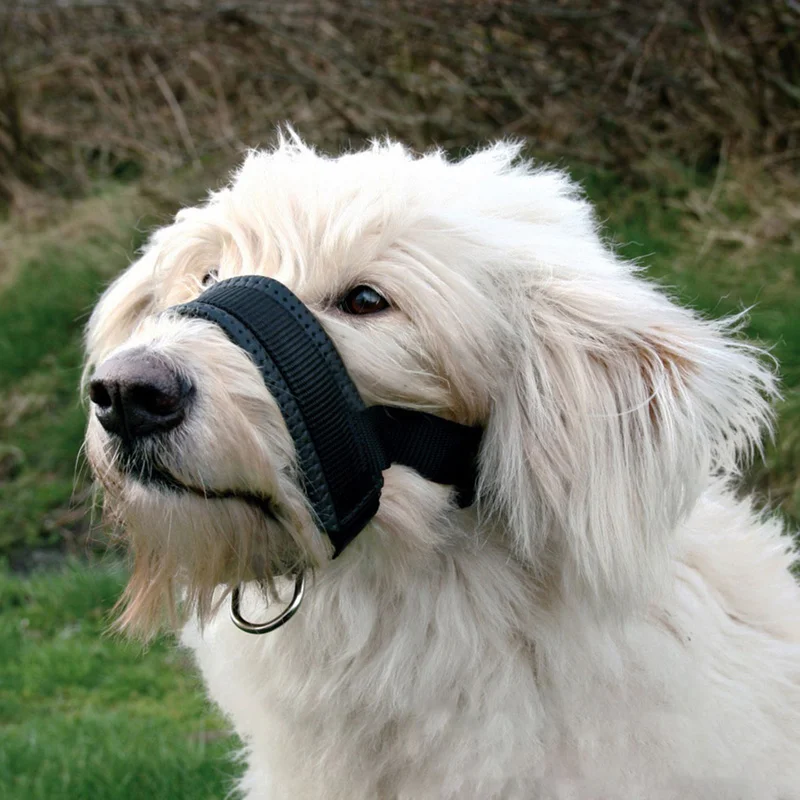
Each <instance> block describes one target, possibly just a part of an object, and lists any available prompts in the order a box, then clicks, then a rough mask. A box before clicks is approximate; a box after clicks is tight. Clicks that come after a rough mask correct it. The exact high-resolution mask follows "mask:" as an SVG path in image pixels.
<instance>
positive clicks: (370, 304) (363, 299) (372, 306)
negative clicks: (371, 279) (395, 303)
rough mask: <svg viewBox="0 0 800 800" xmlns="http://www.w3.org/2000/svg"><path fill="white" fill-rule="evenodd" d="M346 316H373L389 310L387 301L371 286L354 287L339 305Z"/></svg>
mask: <svg viewBox="0 0 800 800" xmlns="http://www.w3.org/2000/svg"><path fill="white" fill-rule="evenodd" d="M339 308H340V309H341V310H342V311H344V312H345V313H346V314H374V313H375V312H377V311H383V310H384V309H386V308H389V301H388V300H387V299H386V298H385V297H384V296H383V295H381V294H379V293H378V292H376V291H375V290H374V289H373V288H372V287H371V286H356V288H355V289H351V290H350V291H349V292H348V293H347V294H346V295H345V296H344V297H343V298H342V300H341V302H340V303H339Z"/></svg>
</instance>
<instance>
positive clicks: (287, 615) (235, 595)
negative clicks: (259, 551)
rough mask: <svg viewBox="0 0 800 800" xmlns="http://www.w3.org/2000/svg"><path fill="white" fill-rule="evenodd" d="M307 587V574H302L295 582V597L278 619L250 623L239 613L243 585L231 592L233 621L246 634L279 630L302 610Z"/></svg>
mask: <svg viewBox="0 0 800 800" xmlns="http://www.w3.org/2000/svg"><path fill="white" fill-rule="evenodd" d="M305 586H306V574H305V572H300V573H298V575H297V577H296V578H295V580H294V595H293V596H292V601H291V602H290V603H289V605H288V606H286V608H284V609H283V611H281V613H280V614H278V616H277V617H274V618H273V619H270V620H267V621H266V622H248V620H246V619H245V618H244V617H243V616H242V615H241V613H240V612H239V601H240V600H241V589H242V585H241V584H239V585H238V586H237V587H236V588H235V589H234V590H233V591H232V592H231V620H232V621H233V624H234V625H235V626H236V627H237V628H239V630H241V631H244V632H245V633H269V632H270V631H274V630H277V629H278V628H280V627H281V625H284V624H285V623H287V622H288V621H289V620H290V619H291V618H292V617H293V616H294V615H295V614H296V613H297V609H298V608H300V603H302V602H303V592H304V591H305Z"/></svg>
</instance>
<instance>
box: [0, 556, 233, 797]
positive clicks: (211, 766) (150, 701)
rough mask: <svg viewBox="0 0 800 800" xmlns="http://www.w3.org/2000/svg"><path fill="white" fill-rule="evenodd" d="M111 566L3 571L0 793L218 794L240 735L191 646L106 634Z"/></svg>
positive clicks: (114, 571)
mask: <svg viewBox="0 0 800 800" xmlns="http://www.w3.org/2000/svg"><path fill="white" fill-rule="evenodd" d="M123 581H124V573H123V571H122V569H121V568H120V567H118V566H114V565H113V564H111V565H109V564H106V565H103V566H94V567H89V566H86V565H71V566H70V567H69V568H67V569H66V570H64V571H61V572H59V573H50V572H48V573H42V574H39V575H36V576H34V577H32V578H22V577H20V576H17V575H12V574H8V573H6V574H2V575H0V739H2V742H3V745H2V747H0V797H3V798H4V800H39V799H40V798H41V800H45V798H47V800H50V799H51V798H62V797H63V798H76V800H77V798H81V800H105V798H109V799H110V798H120V797H125V798H130V800H135V799H136V798H142V800H160V799H161V798H170V800H180V798H187V800H188V799H189V798H191V800H202V799H203V798H215V800H219V798H222V797H224V796H225V794H226V792H228V791H229V790H230V789H231V787H232V784H233V781H234V779H235V776H236V775H237V774H238V771H239V769H238V766H237V765H236V764H235V763H234V762H233V760H232V757H231V754H232V752H233V751H234V750H235V748H236V745H237V742H236V740H235V739H233V738H232V737H231V736H229V735H228V734H227V733H226V731H225V727H224V725H223V722H222V720H221V719H220V718H219V717H218V716H217V715H216V714H215V713H213V712H212V711H211V709H210V708H209V706H208V705H207V703H206V701H205V700H204V698H203V694H202V690H201V687H200V684H199V680H198V678H197V677H196V676H195V674H194V672H193V670H192V669H191V667H190V664H189V660H188V655H187V654H185V653H184V652H182V651H179V650H177V649H176V648H175V646H174V644H173V643H172V642H171V641H169V640H165V639H162V640H158V641H157V642H155V643H154V644H152V645H151V646H150V647H149V648H148V650H147V651H146V652H145V651H143V650H142V648H141V647H140V646H137V645H133V644H131V643H128V642H124V641H122V640H120V639H118V638H114V637H112V636H110V635H109V634H108V633H107V627H108V616H109V612H110V609H111V607H112V606H113V604H114V602H115V600H116V598H117V597H118V596H119V592H120V590H121V587H122V584H123Z"/></svg>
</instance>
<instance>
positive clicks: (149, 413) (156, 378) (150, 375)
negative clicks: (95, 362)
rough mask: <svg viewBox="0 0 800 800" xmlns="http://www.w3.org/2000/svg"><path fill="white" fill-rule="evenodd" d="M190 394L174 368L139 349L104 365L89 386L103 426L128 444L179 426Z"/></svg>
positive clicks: (188, 388) (188, 387)
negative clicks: (128, 441)
mask: <svg viewBox="0 0 800 800" xmlns="http://www.w3.org/2000/svg"><path fill="white" fill-rule="evenodd" d="M191 391H192V386H191V384H190V383H189V382H188V381H187V380H186V379H184V378H183V377H181V376H180V375H179V374H178V373H177V372H176V371H175V369H174V368H173V367H171V366H170V365H169V364H167V363H166V362H165V361H164V360H162V359H161V358H159V357H158V356H156V355H154V354H152V353H148V352H147V351H145V350H140V349H136V350H129V351H127V352H122V353H119V354H118V355H116V356H113V357H112V358H109V359H108V360H107V361H104V362H103V363H102V364H101V365H100V366H99V367H98V369H97V371H96V372H95V374H94V377H93V378H92V380H91V382H90V383H89V397H90V398H91V400H92V403H94V406H95V414H96V416H97V419H98V420H99V422H100V424H101V425H102V426H103V427H104V428H105V429H106V430H107V431H108V432H109V433H114V434H116V435H117V436H120V437H122V438H123V439H127V440H133V439H136V438H139V437H142V436H147V435H148V434H152V433H165V432H166V431H169V430H172V429H173V428H175V427H176V426H178V425H179V424H180V423H181V422H182V420H183V418H184V416H185V413H186V406H187V404H188V401H189V397H190V395H191Z"/></svg>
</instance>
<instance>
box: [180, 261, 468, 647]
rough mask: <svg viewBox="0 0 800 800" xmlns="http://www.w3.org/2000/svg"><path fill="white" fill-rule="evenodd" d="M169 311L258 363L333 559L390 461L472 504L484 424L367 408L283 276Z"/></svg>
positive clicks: (357, 526)
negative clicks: (217, 333)
mask: <svg viewBox="0 0 800 800" xmlns="http://www.w3.org/2000/svg"><path fill="white" fill-rule="evenodd" d="M170 310H171V311H172V312H174V313H176V314H179V315H181V316H184V317H199V318H201V319H205V320H208V321H210V322H213V323H214V324H216V325H218V326H219V327H220V328H221V329H222V330H223V331H224V332H225V334H226V335H227V336H228V338H229V339H230V340H231V341H232V342H233V343H234V344H235V345H237V346H238V347H240V348H241V349H242V350H244V351H245V352H247V353H248V354H249V355H250V357H251V358H252V360H253V362H254V363H255V364H256V366H257V367H258V369H259V371H260V372H261V376H262V378H263V380H264V383H265V385H266V386H267V388H268V389H269V391H270V393H271V394H272V395H273V397H274V398H275V400H276V402H277V404H278V406H279V408H280V411H281V415H282V416H283V419H284V422H285V423H286V427H287V428H288V430H289V433H290V435H291V437H292V439H293V440H294V444H295V449H296V452H297V460H298V466H299V468H300V472H301V475H302V481H303V490H304V492H305V494H306V497H307V498H308V500H309V503H310V505H311V508H312V509H313V512H314V514H315V516H316V519H317V522H318V525H319V527H320V528H321V529H322V530H323V531H324V532H325V533H326V534H327V536H328V537H329V538H330V540H331V543H332V544H333V548H334V558H335V557H336V556H338V555H339V554H340V553H341V552H342V550H343V549H344V548H345V547H346V546H347V544H348V543H349V542H351V541H352V540H353V538H354V537H355V536H356V535H357V534H358V533H359V532H360V531H361V530H362V529H363V528H364V526H365V525H366V524H367V523H368V522H369V521H370V520H371V519H372V518H373V517H374V516H375V514H376V513H377V511H378V507H379V505H380V496H381V489H382V488H383V474H382V473H383V470H385V469H387V468H388V467H389V466H390V465H391V464H404V465H405V466H408V467H412V468H413V469H415V470H416V471H417V472H419V474H420V475H422V476H423V477H424V478H427V479H428V480H431V481H434V482H435V483H441V484H445V485H449V486H453V487H454V488H455V489H456V496H457V499H458V503H459V505H460V506H461V507H462V508H463V507H465V506H468V505H471V504H472V502H473V500H474V497H475V482H476V475H477V455H478V448H479V446H480V441H481V434H482V430H481V429H480V428H478V427H469V426H466V425H460V424H458V423H456V422H452V421H450V420H445V419H442V418H441V417H436V416H434V415H432V414H427V413H425V412H422V411H416V410H412V409H404V408H395V407H389V406H371V407H369V408H368V407H366V406H365V405H364V402H363V400H362V399H361V397H360V395H359V393H358V390H357V389H356V387H355V385H354V384H353V381H352V380H351V378H350V376H349V374H348V372H347V369H346V368H345V366H344V363H343V362H342V359H341V357H340V356H339V353H338V352H337V350H336V348H335V347H334V345H333V342H332V341H331V340H330V338H329V337H328V335H327V334H326V333H325V331H324V329H323V328H322V326H321V325H320V324H319V322H318V321H317V319H316V317H315V316H314V315H313V314H312V313H311V312H310V311H309V309H308V308H307V307H306V306H305V305H304V304H303V303H302V302H301V301H300V300H299V299H298V298H297V297H296V296H295V295H294V294H293V293H292V292H291V291H290V290H289V289H288V288H287V287H286V286H284V285H283V284H282V283H279V282H278V281H275V280H272V279H271V278H265V277H262V276H258V275H248V276H242V277H237V278H230V279H228V280H224V281H220V282H219V283H216V284H214V285H213V286H212V287H211V288H210V289H208V290H207V291H205V292H204V293H203V294H201V295H200V296H199V297H198V298H197V299H196V300H193V301H191V302H189V303H185V304H183V305H179V306H174V307H172V309H170ZM235 600H236V606H238V596H237V597H236V598H235ZM237 624H238V622H237ZM251 632H253V631H251Z"/></svg>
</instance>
